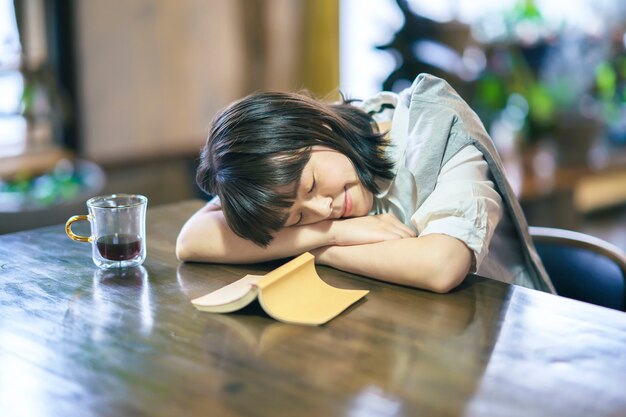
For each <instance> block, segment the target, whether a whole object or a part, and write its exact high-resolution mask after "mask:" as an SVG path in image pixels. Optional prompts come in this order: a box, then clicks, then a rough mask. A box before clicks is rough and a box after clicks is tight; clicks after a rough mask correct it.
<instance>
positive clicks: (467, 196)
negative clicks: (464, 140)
mask: <svg viewBox="0 0 626 417" xmlns="http://www.w3.org/2000/svg"><path fill="white" fill-rule="evenodd" d="M501 217H502V198H501V197H500V195H499V194H498V192H497V191H496V190H495V188H494V184H493V182H491V181H490V180H489V167H488V165H487V162H486V161H485V159H484V158H483V155H482V153H481V152H480V151H479V150H478V149H477V148H476V147H475V146H467V147H465V148H463V149H462V150H460V151H459V152H458V153H457V154H456V155H455V156H454V157H452V158H451V159H450V160H449V161H448V162H447V163H446V164H445V165H444V166H443V167H442V169H441V172H440V174H439V177H438V178H437V183H436V185H435V189H434V190H433V192H432V193H431V194H430V195H429V196H428V198H427V199H426V200H425V201H424V203H423V204H422V205H421V206H420V207H419V208H418V209H417V211H416V212H415V213H414V214H413V216H412V217H411V222H412V223H413V225H414V226H415V228H416V229H417V232H418V234H419V235H420V236H425V235H430V234H444V235H448V236H452V237H454V238H457V239H459V240H460V241H462V242H463V243H465V244H466V245H467V247H468V248H470V249H471V250H472V251H473V252H474V262H473V264H472V269H471V271H470V272H476V271H477V270H478V268H479V267H480V264H481V262H482V260H483V259H484V258H485V256H487V253H488V252H489V243H490V242H491V237H492V236H493V233H494V230H495V228H496V226H497V225H498V222H499V221H500V218H501Z"/></svg>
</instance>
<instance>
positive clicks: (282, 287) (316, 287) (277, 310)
mask: <svg viewBox="0 0 626 417" xmlns="http://www.w3.org/2000/svg"><path fill="white" fill-rule="evenodd" d="M314 259H315V258H314V257H313V255H311V254H310V253H308V252H306V253H304V254H302V255H300V256H298V257H297V258H295V259H292V260H291V261H289V262H287V263H286V264H284V265H282V266H280V267H278V268H276V269H275V270H273V271H271V272H270V273H268V274H267V275H263V276H260V275H246V276H245V277H243V278H241V279H240V280H238V281H235V282H233V283H232V284H229V285H227V286H225V287H222V288H220V289H218V290H216V291H213V292H211V293H209V294H206V295H203V296H202V297H198V298H196V299H193V300H191V302H192V304H193V305H194V306H195V307H196V308H197V309H198V310H201V311H207V312H212V313H230V312H233V311H237V310H239V309H242V308H243V307H245V306H247V305H248V304H250V303H252V302H253V301H254V300H255V299H258V300H259V303H260V304H261V307H263V310H265V312H266V313H267V314H269V315H270V316H271V317H273V318H274V319H276V320H279V321H282V322H286V323H294V324H305V325H320V324H324V323H326V322H328V321H329V320H331V319H333V318H335V317H336V316H337V315H339V314H340V313H341V312H342V311H344V310H345V309H346V308H348V307H349V306H351V305H352V304H354V303H355V302H357V301H358V300H360V299H361V298H363V297H364V296H365V295H366V294H367V293H368V292H369V291H367V290H347V289H341V288H335V287H333V286H331V285H328V284H327V283H325V282H324V281H322V279H321V278H320V277H319V275H317V271H316V270H315V263H314Z"/></svg>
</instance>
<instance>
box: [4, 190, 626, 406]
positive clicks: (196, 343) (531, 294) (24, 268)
mask: <svg viewBox="0 0 626 417" xmlns="http://www.w3.org/2000/svg"><path fill="white" fill-rule="evenodd" d="M201 204H202V203H201V202H200V201H188V202H183V203H180V204H175V205H168V206H161V207H157V208H153V209H150V210H149V212H148V258H147V261H146V263H145V265H144V267H141V268H138V269H134V270H126V271H124V272H123V273H119V272H115V271H99V270H96V269H95V267H94V266H93V264H92V263H91V259H90V248H89V245H88V244H80V243H76V242H73V241H70V240H69V239H68V238H67V237H66V236H65V233H64V230H63V227H62V226H61V225H59V226H53V227H49V228H44V229H38V230H34V231H27V232H21V233H16V234H10V235H3V236H0V414H1V415H3V416H4V415H6V416H57V415H58V416H64V417H67V416H81V417H83V416H126V415H149V416H174V415H185V416H209V415H210V416H413V415H424V416H460V415H463V416H503V415H507V416H531V415H532V416H554V415H568V416H618V415H624V414H626V391H625V390H624V388H623V381H624V380H625V379H626V315H624V314H623V313H620V312H617V311H613V310H608V309H604V308H600V307H596V306H592V305H589V304H584V303H580V302H576V301H572V300H568V299H564V298H560V297H555V296H552V295H549V294H544V293H540V292H537V291H532V290H527V289H524V288H519V287H515V286H508V285H505V284H502V283H499V282H496V281H492V280H488V279H483V278H480V277H470V278H468V280H467V281H466V282H465V283H464V284H463V285H462V286H461V288H459V289H458V290H456V291H454V292H453V293H451V294H447V295H437V294H433V293H429V292H426V291H420V290H414V289H410V288H404V287H399V286H394V285H389V284H386V283H382V282H378V281H375V280H371V279H366V278H363V277H358V276H354V275H351V274H348V273H343V272H340V271H337V270H334V269H331V268H326V267H318V272H319V275H320V276H321V277H322V278H323V279H324V280H326V281H327V282H329V283H330V284H332V285H335V286H339V287H344V288H360V289H368V290H370V294H369V295H368V296H367V297H366V299H365V300H363V301H361V302H359V303H357V304H356V305H354V306H352V307H351V308H350V309H348V310H347V311H346V312H344V313H342V314H341V315H340V316H339V317H337V318H336V319H334V320H332V321H331V322H329V323H328V324H326V325H324V326H321V327H300V326H293V325H288V324H284V323H279V322H276V321H274V320H272V319H270V318H269V317H268V316H266V315H265V314H264V313H263V312H262V310H261V309H260V308H259V307H258V306H252V307H251V308H247V309H245V310H243V311H241V312H238V313H233V314H227V315H219V314H209V313H203V312H199V311H197V310H195V309H194V308H193V306H192V305H191V303H190V302H189V300H190V299H191V298H194V297H197V296H199V295H202V294H205V293H207V292H209V291H211V290H213V289H216V288H219V287H221V286H223V285H225V284H227V283H230V282H232V281H234V280H236V279H238V278H240V277H241V276H243V275H245V274H247V273H257V274H258V273H264V272H267V271H269V270H271V269H273V268H274V267H276V266H277V265H279V264H280V263H279V262H277V263H268V264H261V265H246V266H232V265H209V264H180V263H179V262H178V261H177V260H176V258H175V255H174V245H175V237H176V234H177V232H178V230H179V228H180V226H181V225H182V223H183V222H184V220H185V219H186V218H187V217H188V216H189V215H190V214H191V213H192V212H193V211H195V210H196V209H198V208H199V207H200V206H201ZM207 238H211V237H210V236H207Z"/></svg>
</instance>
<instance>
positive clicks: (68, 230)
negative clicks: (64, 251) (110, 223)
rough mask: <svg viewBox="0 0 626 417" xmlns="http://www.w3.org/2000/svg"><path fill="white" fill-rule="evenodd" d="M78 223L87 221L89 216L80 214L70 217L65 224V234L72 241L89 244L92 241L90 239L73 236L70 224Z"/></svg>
mask: <svg viewBox="0 0 626 417" xmlns="http://www.w3.org/2000/svg"><path fill="white" fill-rule="evenodd" d="M79 221H89V216H88V215H86V214H81V215H78V216H72V217H70V218H69V219H68V220H67V222H66V223H65V233H67V235H68V236H69V237H70V239H72V240H76V241H78V242H91V241H92V240H93V239H92V238H91V237H87V236H79V235H75V234H74V232H72V223H74V222H79Z"/></svg>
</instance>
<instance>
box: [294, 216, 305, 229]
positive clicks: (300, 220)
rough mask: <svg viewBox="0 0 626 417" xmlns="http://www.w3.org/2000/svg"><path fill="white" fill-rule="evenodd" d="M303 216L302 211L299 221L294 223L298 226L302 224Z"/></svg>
mask: <svg viewBox="0 0 626 417" xmlns="http://www.w3.org/2000/svg"><path fill="white" fill-rule="evenodd" d="M303 217H304V216H302V213H300V217H298V221H297V222H295V223H294V224H293V225H294V226H297V225H298V224H300V222H302V218H303Z"/></svg>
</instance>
